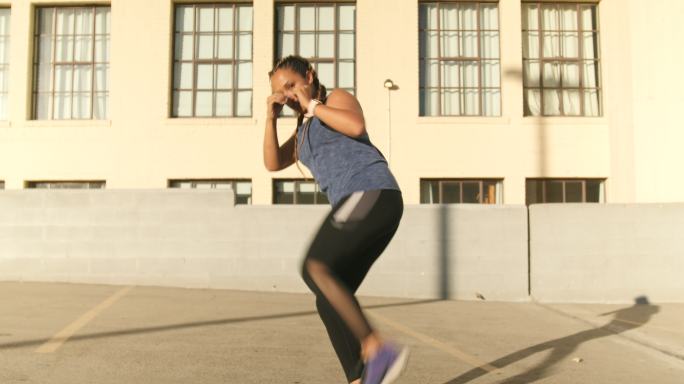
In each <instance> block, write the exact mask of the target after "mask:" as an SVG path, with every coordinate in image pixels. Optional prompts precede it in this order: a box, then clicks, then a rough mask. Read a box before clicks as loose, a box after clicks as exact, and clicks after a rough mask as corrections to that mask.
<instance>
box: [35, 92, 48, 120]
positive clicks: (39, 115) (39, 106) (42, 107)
mask: <svg viewBox="0 0 684 384" xmlns="http://www.w3.org/2000/svg"><path fill="white" fill-rule="evenodd" d="M49 111H50V94H48V93H39V94H38V97H37V98H36V119H38V120H47V119H49V118H50V115H49Z"/></svg>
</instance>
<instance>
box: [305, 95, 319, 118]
mask: <svg viewBox="0 0 684 384" xmlns="http://www.w3.org/2000/svg"><path fill="white" fill-rule="evenodd" d="M318 104H323V103H321V101H320V100H316V99H311V101H309V105H308V106H307V107H306V113H305V114H304V117H313V115H314V110H316V107H317V106H318Z"/></svg>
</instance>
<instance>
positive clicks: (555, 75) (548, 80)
mask: <svg viewBox="0 0 684 384" xmlns="http://www.w3.org/2000/svg"><path fill="white" fill-rule="evenodd" d="M560 74H561V73H560V65H559V64H558V63H544V86H545V87H560V85H561V84H560Z"/></svg>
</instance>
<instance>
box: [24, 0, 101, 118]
mask: <svg viewBox="0 0 684 384" xmlns="http://www.w3.org/2000/svg"><path fill="white" fill-rule="evenodd" d="M93 22H94V24H95V25H94V26H93ZM39 23H40V25H39V26H38V27H39V29H40V31H41V36H40V37H39V38H37V39H36V40H37V41H36V43H37V45H38V49H39V53H38V65H37V68H36V69H37V70H36V73H35V74H34V76H35V78H36V80H37V83H38V87H37V94H36V95H35V97H36V111H35V117H36V118H37V119H106V118H108V112H107V111H108V108H107V104H108V97H109V81H108V78H109V51H110V48H109V47H110V39H109V33H110V8H109V7H96V8H95V9H93V8H90V7H84V8H80V7H65V8H44V9H40V10H39ZM53 23H56V25H55V31H56V34H54V31H53V28H52V26H53V25H54V24H53ZM93 27H94V29H93ZM93 45H94V46H95V49H94V50H93ZM53 47H54V53H53ZM53 54H54V57H55V59H56V60H57V61H59V62H61V63H60V64H59V65H54V70H53ZM91 61H94V62H95V64H94V65H92V64H89V65H76V62H91ZM53 81H54V86H53V85H52V84H53Z"/></svg>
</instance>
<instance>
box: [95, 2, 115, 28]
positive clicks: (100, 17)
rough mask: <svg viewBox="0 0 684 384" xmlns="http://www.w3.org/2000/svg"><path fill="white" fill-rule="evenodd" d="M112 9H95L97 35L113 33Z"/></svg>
mask: <svg viewBox="0 0 684 384" xmlns="http://www.w3.org/2000/svg"><path fill="white" fill-rule="evenodd" d="M111 24H112V23H111V9H110V8H109V7H97V8H95V33H99V34H104V33H107V34H108V33H111Z"/></svg>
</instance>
